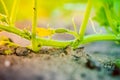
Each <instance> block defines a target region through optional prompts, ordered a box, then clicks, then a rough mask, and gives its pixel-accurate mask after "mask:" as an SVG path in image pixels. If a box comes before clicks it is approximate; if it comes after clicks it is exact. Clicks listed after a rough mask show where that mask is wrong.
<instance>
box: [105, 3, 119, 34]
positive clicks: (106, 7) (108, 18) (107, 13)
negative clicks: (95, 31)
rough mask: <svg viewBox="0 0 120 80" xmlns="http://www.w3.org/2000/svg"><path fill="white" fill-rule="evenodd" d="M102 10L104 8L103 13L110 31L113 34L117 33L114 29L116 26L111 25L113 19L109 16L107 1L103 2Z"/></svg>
mask: <svg viewBox="0 0 120 80" xmlns="http://www.w3.org/2000/svg"><path fill="white" fill-rule="evenodd" d="M104 10H105V14H106V17H107V20H108V23H109V25H110V27H111V29H112V31H113V32H114V33H115V34H118V33H117V31H116V30H115V29H116V27H115V26H114V25H113V20H112V18H111V15H110V11H109V8H108V5H107V3H105V4H104Z"/></svg>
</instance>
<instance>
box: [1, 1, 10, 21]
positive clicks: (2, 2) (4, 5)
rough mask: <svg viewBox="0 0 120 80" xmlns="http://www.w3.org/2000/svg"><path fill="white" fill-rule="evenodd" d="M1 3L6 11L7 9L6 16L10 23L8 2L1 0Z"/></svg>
mask: <svg viewBox="0 0 120 80" xmlns="http://www.w3.org/2000/svg"><path fill="white" fill-rule="evenodd" d="M1 4H2V6H3V8H4V11H5V14H6V16H7V22H8V23H9V13H8V9H7V7H6V4H5V3H4V1H3V0H1Z"/></svg>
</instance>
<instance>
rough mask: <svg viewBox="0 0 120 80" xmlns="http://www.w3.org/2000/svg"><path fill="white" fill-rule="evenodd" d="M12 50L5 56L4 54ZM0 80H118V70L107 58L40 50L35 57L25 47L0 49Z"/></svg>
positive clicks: (82, 52)
mask: <svg viewBox="0 0 120 80" xmlns="http://www.w3.org/2000/svg"><path fill="white" fill-rule="evenodd" d="M8 49H10V50H12V51H13V52H12V53H11V54H10V55H5V54H4V52H5V50H8ZM0 54H1V55H0V80H120V68H118V67H117V66H116V65H115V64H113V63H112V58H111V57H106V56H103V55H92V54H87V53H86V52H85V50H84V47H79V48H77V49H75V50H73V49H72V48H71V47H69V46H68V47H66V48H64V49H58V48H50V47H43V48H41V50H40V51H39V52H38V53H34V52H33V51H31V50H29V49H27V48H26V47H8V46H5V45H4V46H0Z"/></svg>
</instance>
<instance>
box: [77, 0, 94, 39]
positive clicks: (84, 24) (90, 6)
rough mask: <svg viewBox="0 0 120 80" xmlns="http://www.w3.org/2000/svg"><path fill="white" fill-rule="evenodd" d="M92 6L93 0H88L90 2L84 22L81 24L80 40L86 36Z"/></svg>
mask: <svg viewBox="0 0 120 80" xmlns="http://www.w3.org/2000/svg"><path fill="white" fill-rule="evenodd" d="M91 8H92V0H88V4H87V8H86V11H85V15H84V19H83V22H82V24H81V26H80V30H79V34H80V40H82V39H83V37H84V34H85V30H86V27H87V23H88V20H89V16H90V12H91Z"/></svg>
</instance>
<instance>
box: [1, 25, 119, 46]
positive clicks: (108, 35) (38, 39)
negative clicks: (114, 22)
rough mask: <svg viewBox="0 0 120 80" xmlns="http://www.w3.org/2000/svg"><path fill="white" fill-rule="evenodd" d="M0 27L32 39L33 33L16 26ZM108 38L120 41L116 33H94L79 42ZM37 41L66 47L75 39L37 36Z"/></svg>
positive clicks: (44, 44)
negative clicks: (66, 39) (27, 32)
mask: <svg viewBox="0 0 120 80" xmlns="http://www.w3.org/2000/svg"><path fill="white" fill-rule="evenodd" d="M0 29H1V30H4V31H7V32H10V33H14V34H17V35H19V36H21V37H22V38H25V39H28V40H31V35H28V34H25V32H24V31H22V30H20V29H18V28H16V27H11V26H4V25H0ZM106 40H107V41H108V40H109V41H120V39H119V38H117V36H116V35H114V34H94V35H88V36H85V37H84V39H83V40H82V41H81V42H80V43H79V45H81V44H86V43H90V42H94V41H106ZM36 41H37V42H38V44H40V45H41V46H53V47H60V48H64V47H66V46H69V45H72V43H73V42H74V41H75V40H70V41H59V40H50V39H45V38H40V37H37V38H36Z"/></svg>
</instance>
